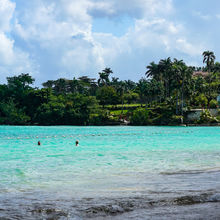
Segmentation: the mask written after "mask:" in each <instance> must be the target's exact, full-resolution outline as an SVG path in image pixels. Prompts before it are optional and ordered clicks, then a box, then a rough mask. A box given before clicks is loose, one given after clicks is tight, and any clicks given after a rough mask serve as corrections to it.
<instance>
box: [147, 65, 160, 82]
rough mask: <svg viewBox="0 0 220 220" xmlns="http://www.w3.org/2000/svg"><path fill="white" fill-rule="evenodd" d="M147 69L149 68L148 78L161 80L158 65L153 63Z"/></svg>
mask: <svg viewBox="0 0 220 220" xmlns="http://www.w3.org/2000/svg"><path fill="white" fill-rule="evenodd" d="M146 68H147V72H146V73H145V75H146V77H151V78H153V79H159V78H160V71H159V65H158V64H156V63H154V62H151V63H150V65H148V66H147V67H146Z"/></svg>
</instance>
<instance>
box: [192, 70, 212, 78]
mask: <svg viewBox="0 0 220 220" xmlns="http://www.w3.org/2000/svg"><path fill="white" fill-rule="evenodd" d="M208 75H209V72H203V71H195V72H193V76H194V77H196V76H202V77H206V76H208Z"/></svg>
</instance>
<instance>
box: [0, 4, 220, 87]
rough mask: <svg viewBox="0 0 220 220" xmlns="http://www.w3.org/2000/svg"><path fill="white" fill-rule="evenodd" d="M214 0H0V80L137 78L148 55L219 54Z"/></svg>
mask: <svg viewBox="0 0 220 220" xmlns="http://www.w3.org/2000/svg"><path fill="white" fill-rule="evenodd" d="M219 9H220V1H218V0H210V1H207V0H184V1H180V0H80V1H79V0H31V1H27V0H0V18H1V19H0V82H1V83H4V82H5V81H6V80H5V79H6V77H7V76H12V75H17V74H20V73H30V74H31V75H32V76H33V77H34V78H35V79H36V85H40V84H41V83H42V82H45V81H46V80H49V79H57V78H60V77H64V78H69V79H71V78H73V77H79V76H82V75H88V76H90V77H96V78H97V77H98V72H100V71H101V70H102V69H104V68H105V67H110V68H112V69H113V71H114V77H119V78H120V79H132V80H135V81H137V80H139V79H140V78H141V77H143V76H144V73H145V67H146V66H147V65H148V64H149V63H150V62H151V61H155V62H157V61H159V60H160V59H163V58H167V57H168V56H170V57H172V58H174V57H175V58H178V59H183V60H184V61H185V62H186V63H187V64H189V65H198V66H201V65H203V64H202V56H201V54H202V52H203V51H204V50H212V51H214V52H215V55H216V58H217V60H218V58H219V56H220V44H219V39H220V28H219V26H220V25H219V24H220V10H219Z"/></svg>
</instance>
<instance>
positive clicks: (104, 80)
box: [98, 68, 113, 86]
mask: <svg viewBox="0 0 220 220" xmlns="http://www.w3.org/2000/svg"><path fill="white" fill-rule="evenodd" d="M111 73H113V71H112V70H111V68H105V69H104V70H102V72H100V73H99V79H98V85H99V86H104V85H108V84H109V82H110V81H109V75H110V74H111Z"/></svg>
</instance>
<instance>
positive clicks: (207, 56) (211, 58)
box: [202, 51, 215, 73]
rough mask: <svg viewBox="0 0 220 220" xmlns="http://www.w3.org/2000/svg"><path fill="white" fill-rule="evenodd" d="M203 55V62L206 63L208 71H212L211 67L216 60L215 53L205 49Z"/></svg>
mask: <svg viewBox="0 0 220 220" xmlns="http://www.w3.org/2000/svg"><path fill="white" fill-rule="evenodd" d="M202 55H203V63H206V66H207V68H208V72H209V73H210V68H211V66H212V65H213V64H214V62H215V55H214V53H213V52H212V51H204V52H203V54H202Z"/></svg>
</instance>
